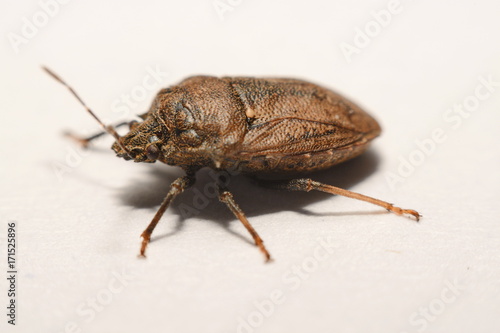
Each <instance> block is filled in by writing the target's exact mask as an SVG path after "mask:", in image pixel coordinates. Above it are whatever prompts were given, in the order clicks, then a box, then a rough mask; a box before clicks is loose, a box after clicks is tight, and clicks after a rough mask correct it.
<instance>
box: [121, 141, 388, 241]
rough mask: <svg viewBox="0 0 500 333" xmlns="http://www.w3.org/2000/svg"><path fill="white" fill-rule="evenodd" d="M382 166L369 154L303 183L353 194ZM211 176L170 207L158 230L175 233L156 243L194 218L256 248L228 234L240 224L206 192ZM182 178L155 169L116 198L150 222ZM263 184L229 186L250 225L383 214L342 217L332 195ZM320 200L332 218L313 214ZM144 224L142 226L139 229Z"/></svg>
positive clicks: (242, 179)
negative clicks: (278, 215)
mask: <svg viewBox="0 0 500 333" xmlns="http://www.w3.org/2000/svg"><path fill="white" fill-rule="evenodd" d="M378 163H379V158H378V156H377V155H376V154H375V153H374V152H373V151H371V150H369V151H368V152H366V153H364V154H362V155H361V156H359V157H356V158H354V159H352V160H349V161H347V162H344V163H341V164H339V165H336V166H334V167H332V168H329V169H327V170H323V171H319V172H315V173H311V174H308V175H305V176H304V175H302V177H310V178H312V179H314V180H317V181H320V182H322V183H326V184H332V185H334V186H338V187H341V188H349V187H351V186H353V185H355V184H357V183H358V182H361V181H362V180H363V179H365V178H366V177H368V176H369V175H371V174H372V173H373V172H375V171H376V169H377V166H378ZM210 172H211V171H210V169H202V170H201V171H200V172H198V175H197V181H196V183H195V185H194V186H193V187H192V188H189V189H187V190H186V191H185V192H184V193H182V194H181V195H179V196H178V197H177V198H176V199H175V201H174V202H173V204H172V205H171V207H170V209H171V211H172V212H173V214H168V215H166V216H164V217H163V218H162V220H161V221H160V224H164V223H169V224H172V223H174V225H175V226H174V229H173V231H171V232H169V233H167V234H162V233H159V234H158V236H156V237H153V240H158V239H162V238H165V237H168V236H171V235H173V234H175V233H177V232H178V231H180V230H182V228H183V226H184V222H185V221H189V219H192V218H199V219H203V220H207V221H211V222H215V223H217V224H219V225H221V226H222V227H224V228H225V229H226V230H228V232H230V233H232V234H233V235H235V236H237V237H239V238H242V239H244V240H245V241H246V242H248V243H250V244H253V242H252V241H251V239H250V238H247V237H246V235H245V236H243V235H240V234H239V233H236V232H234V231H232V230H231V229H230V223H231V221H236V219H235V217H234V215H233V214H232V213H231V212H230V211H229V210H228V209H227V207H226V206H225V205H224V204H223V203H221V202H219V200H218V198H217V196H216V195H214V192H213V190H211V191H209V190H207V187H210V185H213V184H214V180H213V178H212V177H211V175H210ZM181 174H182V171H180V170H176V169H174V168H164V167H162V168H160V167H153V168H151V169H150V171H149V172H148V173H147V174H145V175H142V176H141V177H140V178H134V179H132V180H131V182H130V183H129V184H127V185H125V187H123V188H121V189H120V190H119V191H118V193H117V196H118V198H119V200H120V201H121V202H122V203H123V204H124V205H127V206H131V207H134V208H143V209H144V208H147V209H150V210H151V218H152V217H153V215H154V212H155V211H156V209H157V207H158V206H159V205H160V204H161V202H162V200H163V198H164V197H165V193H166V191H168V189H169V186H170V183H171V182H172V181H173V180H175V179H176V178H177V177H179V176H180V175H181ZM259 182H260V181H259ZM259 182H258V181H255V180H254V179H252V178H250V177H247V176H244V175H236V176H233V177H231V179H230V180H229V184H228V188H229V189H230V190H231V192H232V193H233V195H234V198H235V201H236V202H237V203H238V205H239V206H240V207H241V208H242V209H243V210H244V211H245V214H246V215H247V217H248V218H249V219H251V218H252V216H260V215H266V214H272V213H275V212H279V211H294V212H298V213H300V214H305V215H319V216H332V217H334V216H345V215H366V214H380V213H385V211H384V210H383V209H378V210H371V211H349V212H346V211H343V212H342V211H338V209H336V208H335V201H334V200H332V199H333V198H332V195H331V194H327V193H323V192H319V191H311V192H308V193H307V192H289V191H283V190H274V189H268V188H265V187H263V186H261V185H259V184H258V183H259ZM212 188H213V187H212ZM322 200H332V203H331V212H328V213H315V212H313V211H310V210H308V209H307V206H308V205H309V204H312V203H314V202H318V201H322ZM186 212H188V214H186ZM172 215H174V216H172ZM143 222H144V221H140V223H143ZM141 226H142V225H141Z"/></svg>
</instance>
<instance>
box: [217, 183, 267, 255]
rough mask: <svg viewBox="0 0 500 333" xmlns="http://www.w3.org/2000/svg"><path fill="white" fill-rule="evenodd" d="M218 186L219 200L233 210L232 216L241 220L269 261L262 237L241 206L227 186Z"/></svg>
mask: <svg viewBox="0 0 500 333" xmlns="http://www.w3.org/2000/svg"><path fill="white" fill-rule="evenodd" d="M218 188H219V200H220V201H221V202H223V203H225V204H226V205H227V207H228V208H229V209H230V210H231V211H232V212H233V214H234V216H236V217H237V218H238V219H239V220H240V221H241V223H243V225H244V226H245V228H247V230H248V232H249V233H250V235H252V237H253V240H254V241H255V245H257V246H258V247H259V249H260V251H261V252H262V253H263V254H264V256H265V257H266V262H269V261H270V260H271V255H270V254H269V252H267V249H266V247H265V246H264V241H263V240H262V238H260V236H259V234H258V233H257V231H255V229H254V228H253V227H252V225H251V224H250V222H248V220H247V217H246V216H245V213H243V211H242V210H241V208H240V207H239V206H238V204H237V203H236V202H235V201H234V198H233V195H232V194H231V192H229V191H228V190H227V188H225V187H223V186H221V185H220V184H218Z"/></svg>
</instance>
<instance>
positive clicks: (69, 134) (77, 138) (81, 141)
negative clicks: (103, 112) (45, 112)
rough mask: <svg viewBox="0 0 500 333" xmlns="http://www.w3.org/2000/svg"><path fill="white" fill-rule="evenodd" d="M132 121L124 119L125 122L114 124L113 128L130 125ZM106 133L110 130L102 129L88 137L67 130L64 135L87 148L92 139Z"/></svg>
mask: <svg viewBox="0 0 500 333" xmlns="http://www.w3.org/2000/svg"><path fill="white" fill-rule="evenodd" d="M130 124H131V123H130V122H128V121H124V122H121V123H119V124H116V125H113V126H112V127H113V128H118V127H122V126H125V125H130ZM104 134H108V132H106V131H100V132H98V133H96V134H94V135H91V136H89V137H87V138H82V137H81V136H79V135H76V134H74V133H73V132H65V133H64V135H65V136H66V137H68V138H70V139H71V140H74V141H76V142H77V143H78V144H80V145H81V146H82V147H84V148H87V147H88V145H89V143H90V141H93V140H94V139H97V138H99V137H101V136H103V135H104Z"/></svg>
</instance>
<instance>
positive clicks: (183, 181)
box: [140, 174, 196, 257]
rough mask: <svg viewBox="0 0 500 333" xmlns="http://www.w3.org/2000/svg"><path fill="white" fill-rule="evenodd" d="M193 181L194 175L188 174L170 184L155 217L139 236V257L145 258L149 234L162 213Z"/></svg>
mask: <svg viewBox="0 0 500 333" xmlns="http://www.w3.org/2000/svg"><path fill="white" fill-rule="evenodd" d="M195 181H196V179H195V177H194V174H188V175H187V176H184V177H179V178H177V179H176V180H174V181H173V182H172V184H170V190H169V191H168V193H167V195H166V197H165V199H163V202H162V203H161V206H160V208H159V209H158V211H157V212H156V214H155V216H154V217H153V220H152V221H151V223H149V225H148V227H147V228H146V230H144V231H143V232H142V234H141V237H142V245H141V254H140V256H141V257H146V255H145V253H146V247H147V246H148V243H149V241H150V239H151V234H152V233H153V230H154V229H155V227H156V225H157V224H158V222H159V221H160V219H161V217H162V215H163V213H165V211H166V210H167V208H168V206H169V205H170V203H171V202H172V200H174V199H175V197H176V196H177V195H179V194H181V193H182V192H184V190H185V189H187V188H188V187H191V186H192V185H193V184H194V183H195Z"/></svg>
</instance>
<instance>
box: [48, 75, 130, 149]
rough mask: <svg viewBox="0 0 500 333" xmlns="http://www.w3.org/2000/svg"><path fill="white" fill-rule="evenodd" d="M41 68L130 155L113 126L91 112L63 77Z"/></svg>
mask: <svg viewBox="0 0 500 333" xmlns="http://www.w3.org/2000/svg"><path fill="white" fill-rule="evenodd" d="M42 68H43V70H44V71H46V72H47V73H48V74H49V75H50V76H52V77H53V78H54V79H55V80H56V81H58V82H59V83H61V84H62V85H63V86H65V87H66V88H68V89H69V91H70V92H71V93H72V94H73V96H75V97H76V99H77V100H78V101H79V102H80V104H81V105H83V107H84V108H85V109H86V110H87V112H88V113H90V115H91V116H92V117H94V119H95V120H97V122H98V123H99V125H101V127H102V129H103V130H104V131H105V132H106V133H108V134H110V135H112V136H113V137H114V138H115V139H116V142H117V144H118V146H120V148H121V149H123V151H124V152H125V153H126V154H127V155H128V156H130V153H129V151H128V150H127V148H125V146H124V145H123V144H122V141H121V136H120V135H119V134H118V133H117V132H116V130H115V129H114V128H113V126H106V125H105V124H104V123H103V122H102V121H101V120H100V119H99V118H98V117H97V116H96V115H95V113H94V112H92V110H90V108H89V107H88V106H87V104H85V102H84V101H83V100H82V99H81V98H80V96H78V94H77V93H76V92H75V91H74V90H73V88H71V86H70V85H68V84H67V83H66V82H65V81H64V80H63V79H61V78H60V77H59V76H58V75H57V74H56V73H54V72H53V71H51V70H50V69H48V68H47V67H45V66H42Z"/></svg>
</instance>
